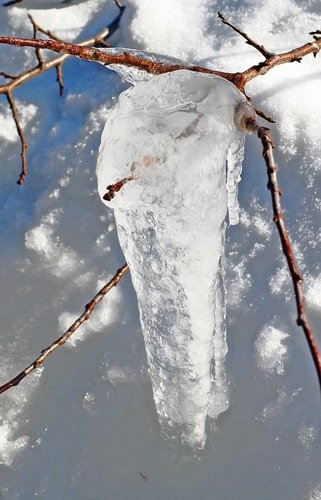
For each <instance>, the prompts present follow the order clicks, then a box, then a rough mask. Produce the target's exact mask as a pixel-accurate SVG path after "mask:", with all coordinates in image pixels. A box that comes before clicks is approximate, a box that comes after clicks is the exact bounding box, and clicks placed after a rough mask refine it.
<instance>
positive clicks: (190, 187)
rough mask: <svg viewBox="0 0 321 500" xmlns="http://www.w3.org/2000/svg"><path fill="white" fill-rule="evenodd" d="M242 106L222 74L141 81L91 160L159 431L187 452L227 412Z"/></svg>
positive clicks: (170, 75) (111, 119)
mask: <svg viewBox="0 0 321 500" xmlns="http://www.w3.org/2000/svg"><path fill="white" fill-rule="evenodd" d="M244 100H245V98H244V96H243V95H242V94H241V93H240V92H239V91H238V90H237V89H236V88H235V87H234V86H233V85H232V84H230V83H229V82H227V81H225V80H223V79H222V78H219V77H212V76H208V75H202V74H199V73H193V72H190V71H177V72H174V73H167V74H164V75H160V76H155V77H154V78H153V79H151V80H149V81H147V82H141V83H138V84H137V85H136V86H135V87H133V88H131V89H130V90H127V91H126V92H124V93H123V94H122V95H121V96H120V98H119V103H118V104H117V105H116V107H115V108H114V109H113V110H112V111H111V113H110V115H109V117H108V119H107V122H106V125H105V129H104V132H103V135H102V141H101V147H100V152H99V159H98V165H97V176H98V190H99V193H100V196H101V198H102V201H103V202H104V203H106V205H107V206H110V207H112V208H114V213H115V219H116V223H117V230H118V236H119V240H120V244H121V247H122V249H123V252H124V254H125V257H126V260H127V262H128V264H129V267H130V271H131V276H132V281H133V285H134V287H135V290H136V293H137V298H138V306H139V311H140V320H141V325H142V330H143V334H144V340H145V346H146V353H147V358H148V363H149V370H150V376H151V380H152V386H153V394H154V400H155V405H156V409H157V412H158V415H159V420H160V423H161V426H162V428H163V430H164V432H165V433H166V434H167V435H175V436H176V437H177V436H180V437H181V438H182V440H183V441H184V442H186V443H187V444H189V445H190V446H192V447H203V446H204V444H205V439H206V434H205V424H206V418H207V415H210V416H216V415H218V414H219V413H220V412H222V411H224V410H225V409H226V408H227V406H228V394H227V392H228V391H227V384H228V382H227V379H226V374H225V366H224V359H225V355H226V352H227V346H226V338H225V301H224V291H225V287H224V261H223V259H224V257H223V254H224V233H225V217H226V212H227V198H228V196H227V189H226V159H227V154H228V151H229V148H230V146H231V144H232V143H233V142H234V141H235V140H236V139H237V138H239V137H240V136H241V133H240V132H239V131H238V129H237V128H236V126H235V122H234V115H235V109H236V108H237V107H239V105H240V104H242V103H244ZM231 154H232V153H231ZM122 179H129V180H128V182H126V183H124V184H123V186H122V188H121V189H120V190H119V191H117V192H116V193H115V196H114V198H113V199H111V200H110V201H106V199H104V195H105V193H106V191H107V186H108V185H111V184H115V183H117V182H119V181H121V180H122ZM231 183H232V181H231Z"/></svg>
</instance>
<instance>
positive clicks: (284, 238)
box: [244, 118, 321, 388]
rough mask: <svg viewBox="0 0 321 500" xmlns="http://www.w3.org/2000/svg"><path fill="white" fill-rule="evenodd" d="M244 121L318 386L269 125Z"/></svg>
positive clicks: (318, 358)
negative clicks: (258, 154)
mask: <svg viewBox="0 0 321 500" xmlns="http://www.w3.org/2000/svg"><path fill="white" fill-rule="evenodd" d="M244 125H245V128H246V130H248V131H250V132H253V133H254V134H255V135H257V136H258V138H259V139H260V140H261V143H262V146H263V157H264V160H265V164H266V168H267V175H268V189H269V190H270V192H271V197H272V206H273V221H274V222H275V224H276V227H277V229H278V232H279V236H280V240H281V244H282V250H283V253H284V255H285V257H286V260H287V264H288V268H289V271H290V274H291V278H292V282H293V288H294V293H295V300H296V308H297V313H298V317H297V324H298V326H301V327H302V329H303V331H304V334H305V337H306V340H307V342H308V345H309V349H310V352H311V355H312V358H313V362H314V366H315V369H316V372H317V375H318V379H319V384H320V388H321V355H320V352H319V349H318V345H317V342H316V340H315V336H314V333H313V330H312V327H311V325H310V323H309V320H308V317H307V313H306V309H305V299H304V292H303V286H302V282H303V278H302V276H301V274H300V271H299V269H298V265H297V263H296V260H295V257H294V253H293V249H292V246H291V241H290V238H289V234H288V231H287V229H286V225H285V220H284V215H283V212H282V206H281V194H282V192H281V189H280V187H279V184H278V180H277V174H276V172H277V165H276V163H275V160H274V155H273V148H274V145H273V142H272V140H271V136H270V131H269V129H268V128H265V127H262V126H260V125H259V124H258V123H257V121H256V120H254V119H252V118H250V119H247V120H245V122H244Z"/></svg>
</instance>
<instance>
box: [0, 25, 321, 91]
mask: <svg viewBox="0 0 321 500" xmlns="http://www.w3.org/2000/svg"><path fill="white" fill-rule="evenodd" d="M222 17H223V16H222ZM224 19H225V18H224ZM226 23H227V21H226ZM228 25H229V26H232V25H231V23H228ZM233 29H234V31H236V30H238V31H237V32H239V33H240V34H241V36H243V37H247V38H246V39H247V41H248V43H250V44H251V45H253V46H255V48H258V47H260V48H261V50H260V52H261V53H263V52H264V54H265V57H266V59H265V61H263V62H261V63H259V64H257V65H254V66H251V67H250V68H248V69H246V70H245V71H243V72H236V73H227V72H223V71H216V70H213V69H209V68H203V67H201V66H195V65H181V64H165V63H159V62H153V61H149V60H146V59H144V58H141V57H136V56H134V55H132V54H128V53H126V52H124V53H123V54H117V55H116V54H109V53H105V52H103V51H101V50H99V49H96V48H93V47H84V46H82V45H77V44H72V43H67V42H61V41H57V40H35V39H31V38H17V37H8V36H1V37H0V43H4V44H9V45H15V46H17V47H35V48H39V49H49V50H53V51H54V52H58V53H63V54H69V55H73V56H76V57H79V58H80V59H85V60H87V61H96V62H100V63H102V64H105V65H106V66H108V65H111V64H123V65H124V66H132V67H136V68H139V69H142V70H144V71H147V72H148V73H152V74H162V73H168V72H171V71H177V70H181V69H187V70H190V71H197V72H200V73H207V74H212V75H216V76H220V77H222V78H225V79H226V80H228V81H230V82H232V83H233V84H234V85H235V86H236V87H237V88H238V89H239V90H240V91H241V92H243V93H244V88H245V85H246V84H247V83H248V82H249V81H251V80H253V78H256V77H258V76H260V75H265V74H266V73H268V71H270V70H271V69H273V68H274V67H275V66H279V65H281V64H286V63H290V62H294V61H299V60H301V59H302V58H303V57H305V56H307V55H309V54H317V53H318V52H319V51H320V49H321V37H317V36H315V37H314V38H315V40H314V42H309V43H306V44H305V45H302V46H300V47H297V48H295V49H293V50H290V51H288V52H283V53H280V54H272V53H270V52H268V51H266V49H264V48H263V49H262V46H261V45H259V44H257V43H256V42H254V41H253V40H252V39H250V37H248V36H247V35H246V34H245V33H243V32H242V31H241V30H239V28H236V27H233ZM258 50H259V49H258Z"/></svg>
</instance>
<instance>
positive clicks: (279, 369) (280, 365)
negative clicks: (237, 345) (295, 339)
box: [255, 325, 289, 375]
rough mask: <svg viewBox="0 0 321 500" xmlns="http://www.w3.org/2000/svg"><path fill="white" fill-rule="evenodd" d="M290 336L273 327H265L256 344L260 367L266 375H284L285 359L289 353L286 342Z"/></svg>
mask: <svg viewBox="0 0 321 500" xmlns="http://www.w3.org/2000/svg"><path fill="white" fill-rule="evenodd" d="M288 336H289V335H288V334H287V333H284V332H282V331H281V330H279V329H278V328H274V327H273V326H272V325H265V326H264V327H263V330H262V331H261V332H260V333H259V335H258V338H257V339H256V342H255V347H256V351H257V362H258V366H259V367H260V368H262V370H264V371H265V372H266V373H268V374H269V373H273V372H276V373H277V374H279V375H282V374H283V373H284V358H285V356H286V353H287V348H286V345H285V344H284V342H283V341H284V340H285V339H287V338H288Z"/></svg>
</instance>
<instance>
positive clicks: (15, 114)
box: [6, 91, 27, 186]
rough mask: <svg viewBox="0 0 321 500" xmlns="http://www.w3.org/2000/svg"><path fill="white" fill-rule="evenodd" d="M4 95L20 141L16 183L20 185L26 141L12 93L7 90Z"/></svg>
mask: <svg viewBox="0 0 321 500" xmlns="http://www.w3.org/2000/svg"><path fill="white" fill-rule="evenodd" d="M6 96H7V101H8V104H9V107H10V109H11V113H12V117H13V119H14V122H15V124H16V129H17V132H18V135H19V138H20V142H21V173H20V175H19V179H18V180H17V184H19V185H20V186H21V184H23V182H24V180H25V178H26V175H27V141H26V138H25V135H24V133H23V128H22V125H21V123H20V119H19V114H18V109H17V105H16V101H15V99H14V98H13V97H12V94H11V92H10V91H9V92H7V94H6Z"/></svg>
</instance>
